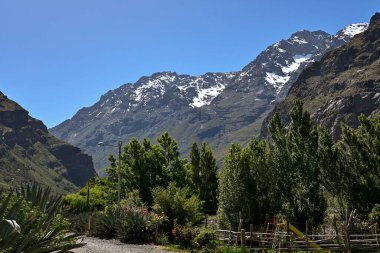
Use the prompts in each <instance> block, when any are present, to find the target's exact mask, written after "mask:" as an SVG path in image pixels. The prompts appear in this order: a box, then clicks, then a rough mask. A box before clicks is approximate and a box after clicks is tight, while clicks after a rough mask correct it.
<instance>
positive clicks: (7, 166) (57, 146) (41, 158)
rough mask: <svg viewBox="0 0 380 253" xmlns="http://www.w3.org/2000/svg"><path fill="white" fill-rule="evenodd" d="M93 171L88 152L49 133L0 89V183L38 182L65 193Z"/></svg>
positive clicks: (12, 184) (6, 185)
mask: <svg viewBox="0 0 380 253" xmlns="http://www.w3.org/2000/svg"><path fill="white" fill-rule="evenodd" d="M95 175H96V173H95V171H94V169H93V163H92V160H91V157H90V156H88V155H85V154H83V153H82V152H81V151H80V150H79V148H76V147H73V146H71V145H69V144H68V143H64V142H62V141H60V140H58V139H57V138H55V137H54V136H52V135H51V134H49V133H48V131H47V128H46V126H45V125H44V124H43V123H42V122H41V121H39V120H36V119H34V118H32V117H30V116H29V114H28V112H27V111H26V110H24V109H23V108H22V107H21V106H20V105H18V104H17V103H15V102H14V101H12V100H10V99H8V98H7V97H6V96H5V95H4V94H3V93H1V92H0V187H9V186H13V187H19V186H20V185H21V184H25V183H29V182H38V183H39V184H42V185H46V186H51V187H52V188H53V190H54V191H56V192H60V193H64V192H70V191H73V190H75V189H76V188H77V186H83V185H84V184H85V182H86V181H87V180H88V179H89V178H91V177H92V176H95Z"/></svg>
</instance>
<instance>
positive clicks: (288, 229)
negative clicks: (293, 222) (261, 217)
mask: <svg viewBox="0 0 380 253" xmlns="http://www.w3.org/2000/svg"><path fill="white" fill-rule="evenodd" d="M286 248H287V250H288V252H290V251H291V245H290V226H289V220H288V217H286Z"/></svg>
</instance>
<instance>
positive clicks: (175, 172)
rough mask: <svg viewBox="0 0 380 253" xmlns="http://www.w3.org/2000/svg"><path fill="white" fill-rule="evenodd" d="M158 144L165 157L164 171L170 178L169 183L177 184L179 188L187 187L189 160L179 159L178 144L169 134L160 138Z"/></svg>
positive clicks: (165, 133) (164, 134) (166, 133)
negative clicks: (187, 164) (187, 165)
mask: <svg viewBox="0 0 380 253" xmlns="http://www.w3.org/2000/svg"><path fill="white" fill-rule="evenodd" d="M157 142H158V143H159V145H160V147H161V150H162V153H163V156H164V157H165V163H164V170H165V171H166V173H167V175H168V177H169V182H175V183H176V184H177V185H178V186H179V187H185V186H187V185H188V183H189V181H188V180H189V175H188V174H187V172H186V168H185V167H186V163H187V160H181V159H180V158H179V152H178V145H177V142H176V141H175V140H174V138H173V137H171V136H170V135H169V133H168V132H164V133H163V134H162V135H161V136H160V137H158V139H157Z"/></svg>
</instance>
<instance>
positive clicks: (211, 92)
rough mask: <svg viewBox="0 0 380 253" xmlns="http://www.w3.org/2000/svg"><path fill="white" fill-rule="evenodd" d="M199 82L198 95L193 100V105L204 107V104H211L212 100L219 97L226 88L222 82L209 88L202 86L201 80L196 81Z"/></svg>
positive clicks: (191, 104)
mask: <svg viewBox="0 0 380 253" xmlns="http://www.w3.org/2000/svg"><path fill="white" fill-rule="evenodd" d="M195 82H196V83H197V87H196V89H197V95H196V96H195V97H194V98H193V102H192V103H190V106H191V107H193V108H194V107H202V106H204V105H209V104H211V102H212V100H214V98H215V97H217V96H218V95H219V94H220V93H221V92H222V91H223V90H224V88H225V86H224V85H223V84H222V83H218V84H217V85H215V86H213V87H209V88H200V87H199V80H198V81H195Z"/></svg>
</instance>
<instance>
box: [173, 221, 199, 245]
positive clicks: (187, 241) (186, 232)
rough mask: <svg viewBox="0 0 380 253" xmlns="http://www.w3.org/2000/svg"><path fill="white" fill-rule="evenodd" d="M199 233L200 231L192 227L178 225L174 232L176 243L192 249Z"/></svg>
mask: <svg viewBox="0 0 380 253" xmlns="http://www.w3.org/2000/svg"><path fill="white" fill-rule="evenodd" d="M198 233H199V229H198V228H195V227H191V226H180V225H176V226H175V227H174V228H173V230H172V235H173V237H174V239H175V241H176V243H178V244H179V245H181V246H182V247H185V248H190V247H191V246H192V245H193V240H194V238H195V237H196V236H197V234H198Z"/></svg>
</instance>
